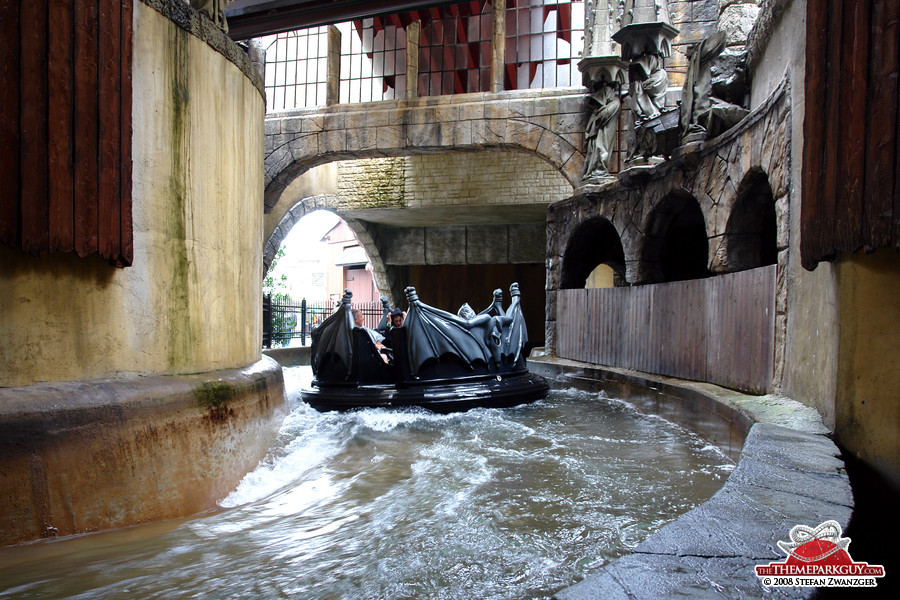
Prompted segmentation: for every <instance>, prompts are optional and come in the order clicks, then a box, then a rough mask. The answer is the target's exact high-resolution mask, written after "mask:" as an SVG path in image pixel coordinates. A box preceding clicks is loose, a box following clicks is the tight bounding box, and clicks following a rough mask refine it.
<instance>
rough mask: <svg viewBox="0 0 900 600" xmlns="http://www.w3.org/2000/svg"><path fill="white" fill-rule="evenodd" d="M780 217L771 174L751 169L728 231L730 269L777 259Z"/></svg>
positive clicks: (743, 267) (761, 265)
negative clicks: (778, 221)
mask: <svg viewBox="0 0 900 600" xmlns="http://www.w3.org/2000/svg"><path fill="white" fill-rule="evenodd" d="M777 232H778V227H777V217H776V214H775V201H774V199H773V197H772V188H771V186H770V185H769V178H768V177H767V176H766V174H765V172H764V171H763V170H762V169H759V168H755V169H752V170H751V171H750V172H749V173H748V174H747V176H746V177H744V180H743V181H742V182H741V185H740V186H739V187H738V193H737V199H736V201H735V204H734V208H733V209H732V211H731V216H730V217H729V219H728V224H727V226H726V228H725V233H726V235H727V236H728V247H727V248H728V249H727V257H728V270H729V271H743V270H745V269H755V268H757V267H763V266H766V265H774V264H776V263H777V262H778V243H777V235H778V234H777Z"/></svg>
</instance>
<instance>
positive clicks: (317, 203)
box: [263, 194, 397, 302]
mask: <svg viewBox="0 0 900 600" xmlns="http://www.w3.org/2000/svg"><path fill="white" fill-rule="evenodd" d="M338 207H339V203H338V201H337V198H336V197H335V196H333V195H331V194H320V195H316V196H307V197H306V198H303V199H302V200H300V201H299V202H297V203H296V204H295V205H294V206H292V207H291V209H290V210H288V211H287V212H286V213H285V215H284V217H282V219H281V221H280V222H279V223H278V225H277V226H276V227H275V229H274V230H273V231H272V234H271V235H270V236H269V238H268V239H267V240H266V241H265V244H264V246H263V275H265V273H266V272H267V271H268V270H269V265H271V264H272V261H273V260H274V258H275V255H276V254H277V253H278V248H280V247H281V242H283V241H284V238H286V237H287V234H288V233H290V231H291V229H293V227H294V225H296V224H297V223H298V222H299V221H300V219H302V218H303V217H304V216H306V215H307V214H309V213H311V212H313V211H316V210H327V211H329V212H333V213H335V214H336V215H338V216H339V217H341V218H342V219H344V221H346V222H347V226H348V227H350V229H351V230H352V231H353V233H354V234H355V235H356V237H357V239H358V240H359V243H360V244H362V247H363V249H365V251H366V256H368V258H369V262H371V263H372V276H373V278H374V279H375V285H376V286H377V287H378V291H379V293H380V294H381V295H383V296H387V297H389V298H391V296H392V295H393V294H392V291H393V290H395V289H396V287H397V286H396V285H395V282H394V281H393V278H392V277H391V275H390V272H389V271H388V270H387V269H386V268H385V264H384V261H383V260H382V258H381V252H380V251H379V249H378V243H377V240H376V239H375V238H374V236H373V234H372V232H371V231H369V228H368V227H367V226H366V225H365V223H364V222H363V221H360V220H358V219H351V218H348V217H347V216H345V215H343V214H341V211H340V210H339V208H338ZM391 299H392V301H393V302H396V299H395V298H391Z"/></svg>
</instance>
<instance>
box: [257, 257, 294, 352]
mask: <svg viewBox="0 0 900 600" xmlns="http://www.w3.org/2000/svg"><path fill="white" fill-rule="evenodd" d="M284 254H285V247H284V245H282V246H281V247H280V248H278V252H277V253H276V254H275V258H273V259H272V264H270V265H269V270H268V271H266V276H265V278H264V279H263V294H266V295H269V296H271V297H272V347H273V348H280V347H283V346H287V345H288V343H289V342H290V339H288V337H287V336H288V335H289V334H290V333H291V332H293V331H294V328H295V327H296V326H297V317H296V316H294V314H293V313H290V312H286V311H284V310H280V307H279V305H281V304H284V303H287V302H290V301H291V295H290V294H289V293H288V292H287V290H288V285H287V279H288V278H287V275H285V274H284V273H279V272H278V269H277V266H278V261H279V260H280V259H281V258H282V257H283V256H284Z"/></svg>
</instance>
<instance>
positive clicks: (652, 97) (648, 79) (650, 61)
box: [628, 54, 669, 120]
mask: <svg viewBox="0 0 900 600" xmlns="http://www.w3.org/2000/svg"><path fill="white" fill-rule="evenodd" d="M628 75H629V77H630V80H631V95H632V98H633V99H634V110H635V112H636V113H637V115H636V116H637V117H638V118H639V119H641V120H645V119H652V118H653V117H656V116H659V113H660V112H662V110H663V108H665V106H666V89H668V87H669V74H668V73H666V70H665V69H663V68H662V61H661V59H660V57H659V56H657V55H656V54H642V55H640V56H638V57H636V58H635V59H634V60H633V61H632V63H631V65H630V67H629V68H628Z"/></svg>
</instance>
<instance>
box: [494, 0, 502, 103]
mask: <svg viewBox="0 0 900 600" xmlns="http://www.w3.org/2000/svg"><path fill="white" fill-rule="evenodd" d="M493 16H494V19H493V20H494V27H493V30H492V32H491V91H492V92H494V93H497V92H502V91H503V73H504V70H505V69H506V2H502V1H495V2H494V15H493Z"/></svg>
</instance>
